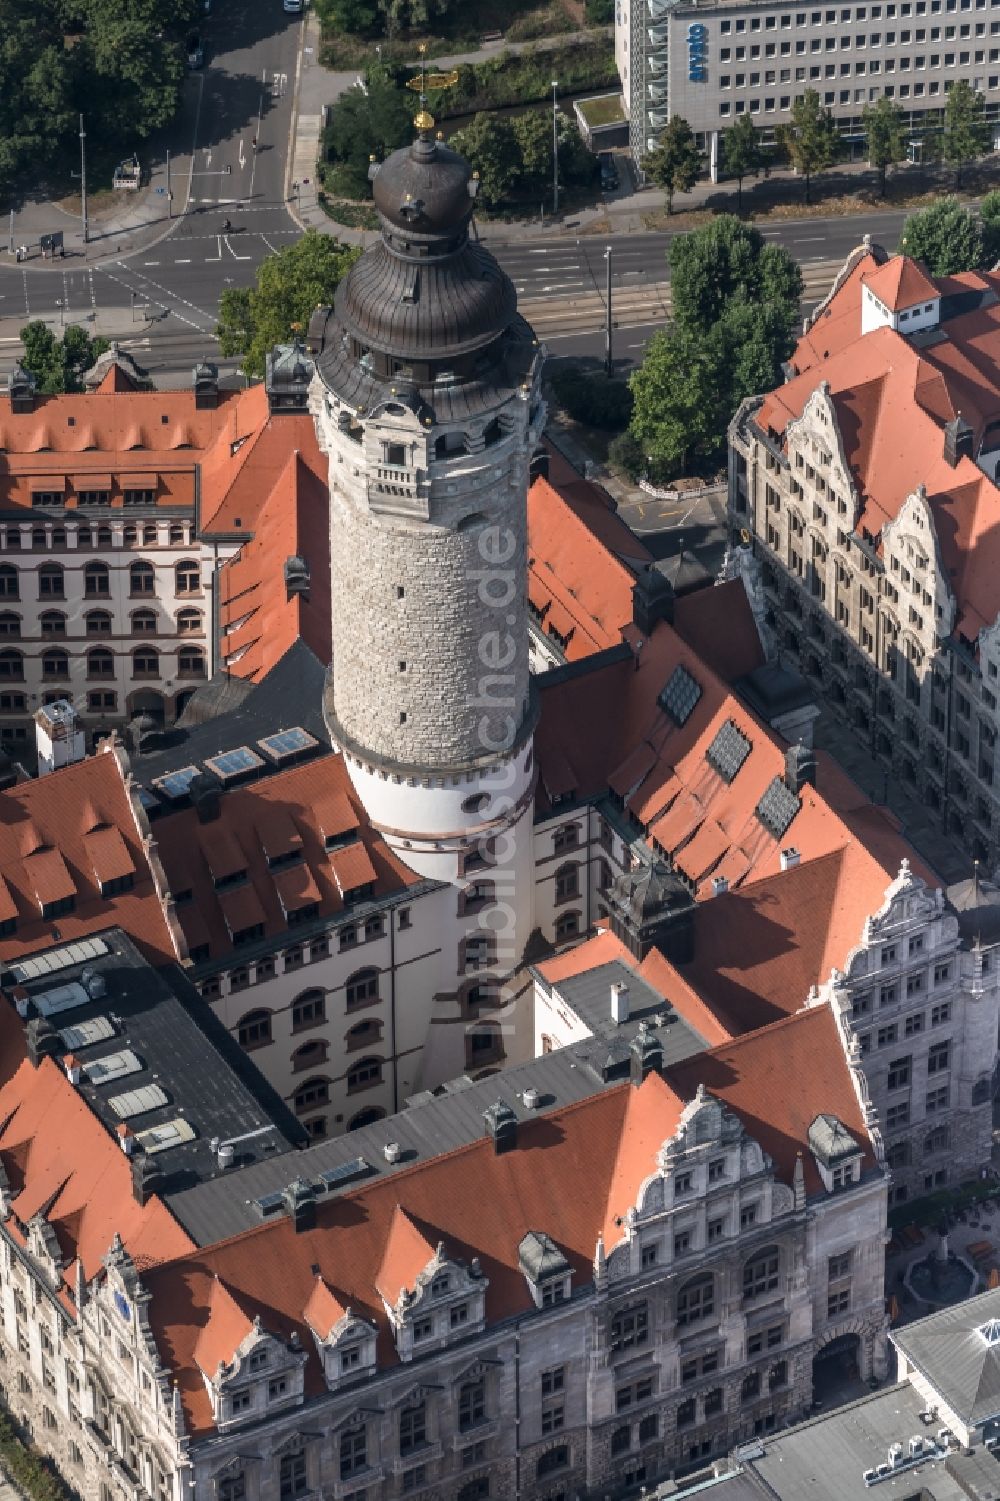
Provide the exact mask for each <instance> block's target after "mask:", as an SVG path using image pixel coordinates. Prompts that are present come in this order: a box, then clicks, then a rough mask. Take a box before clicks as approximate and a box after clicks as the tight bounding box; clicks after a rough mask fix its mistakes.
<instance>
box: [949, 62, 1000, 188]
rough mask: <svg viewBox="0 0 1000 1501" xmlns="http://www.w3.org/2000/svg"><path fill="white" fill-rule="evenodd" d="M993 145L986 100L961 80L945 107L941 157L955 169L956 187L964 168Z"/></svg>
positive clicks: (955, 84) (952, 89)
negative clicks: (987, 117)
mask: <svg viewBox="0 0 1000 1501" xmlns="http://www.w3.org/2000/svg"><path fill="white" fill-rule="evenodd" d="M992 144H993V132H992V129H991V127H990V125H989V122H988V121H987V119H986V100H985V99H984V97H983V95H982V94H978V93H976V91H975V89H973V88H972V86H971V84H969V83H968V82H967V81H966V79H964V78H959V79H958V80H957V81H956V82H955V83H953V84H952V86H951V88H950V89H949V90H948V97H947V99H946V100H945V106H944V134H943V136H942V138H941V155H942V156H943V157H944V159H945V161H946V162H948V163H949V164H950V165H951V166H953V167H954V168H955V186H956V188H960V187H961V186H962V169H963V167H965V166H967V165H968V163H969V162H974V161H975V160H976V158H977V157H980V156H985V155H986V153H987V152H988V151H989V150H990V147H991V146H992Z"/></svg>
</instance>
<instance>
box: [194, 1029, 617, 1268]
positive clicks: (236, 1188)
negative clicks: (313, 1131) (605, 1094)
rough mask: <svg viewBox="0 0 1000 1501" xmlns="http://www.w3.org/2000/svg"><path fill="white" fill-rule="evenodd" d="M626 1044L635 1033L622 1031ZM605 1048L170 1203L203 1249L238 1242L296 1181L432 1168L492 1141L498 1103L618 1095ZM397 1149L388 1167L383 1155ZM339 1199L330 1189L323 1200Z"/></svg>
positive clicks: (584, 1048)
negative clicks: (263, 1207) (488, 1120)
mask: <svg viewBox="0 0 1000 1501" xmlns="http://www.w3.org/2000/svg"><path fill="white" fill-rule="evenodd" d="M622 1030H623V1031H624V1032H625V1033H626V1036H625V1037H624V1038H623V1039H622V1045H623V1047H624V1048H625V1050H626V1052H627V1048H628V1043H629V1042H630V1041H631V1039H632V1038H633V1036H634V1035H635V1032H636V1030H637V1029H636V1027H635V1026H632V1027H629V1028H623V1029H622ZM607 1053H608V1047H607V1044H606V1043H604V1042H602V1041H599V1040H597V1039H593V1040H588V1041H586V1042H580V1043H576V1044H574V1045H573V1046H572V1047H568V1048H562V1049H560V1050H558V1051H557V1052H554V1053H547V1054H544V1055H543V1056H542V1057H540V1058H534V1059H532V1060H531V1061H530V1062H528V1063H524V1064H521V1065H519V1066H517V1067H514V1068H508V1069H504V1071H503V1072H502V1073H500V1074H494V1075H491V1076H490V1077H489V1078H486V1079H481V1080H478V1081H473V1080H472V1079H469V1078H466V1077H463V1078H459V1079H455V1080H452V1081H451V1083H449V1084H447V1085H443V1086H442V1087H441V1088H440V1089H438V1090H437V1091H435V1092H431V1091H429V1090H428V1091H424V1092H423V1093H421V1094H419V1095H415V1096H414V1097H413V1098H412V1099H410V1100H408V1101H407V1105H406V1109H404V1110H402V1111H400V1112H399V1113H398V1114H397V1115H393V1116H389V1117H388V1118H387V1119H385V1120H381V1121H376V1122H375V1123H374V1124H373V1125H371V1126H362V1127H361V1128H360V1129H359V1130H357V1131H350V1132H348V1134H347V1135H346V1136H338V1137H333V1138H331V1139H330V1140H328V1141H320V1142H316V1143H315V1144H314V1145H312V1146H309V1147H307V1148H306V1149H305V1150H304V1151H301V1152H296V1153H295V1155H294V1157H286V1158H285V1159H284V1160H282V1159H280V1158H278V1159H274V1160H271V1161H267V1162H257V1163H255V1164H253V1165H252V1166H250V1167H247V1168H244V1169H243V1170H242V1171H239V1172H231V1173H228V1174H226V1175H224V1176H219V1177H216V1178H214V1179H213V1180H212V1181H211V1182H205V1183H201V1184H199V1185H198V1186H196V1187H192V1188H189V1189H186V1190H184V1191H182V1192H179V1193H175V1194H172V1195H168V1202H169V1204H170V1209H171V1212H172V1213H173V1214H174V1216H175V1217H176V1218H177V1219H178V1220H179V1221H180V1223H181V1224H182V1225H183V1226H184V1228H185V1230H187V1232H188V1234H189V1235H190V1236H191V1237H192V1239H194V1240H195V1241H196V1242H197V1243H198V1244H199V1245H207V1244H209V1243H211V1242H212V1241H215V1240H222V1239H225V1238H226V1237H228V1236H231V1235H237V1234H239V1233H240V1231H242V1230H247V1229H250V1228H251V1227H252V1226H254V1225H259V1224H260V1223H261V1214H260V1211H259V1210H258V1208H257V1206H256V1200H258V1199H260V1198H261V1197H263V1196H266V1195H268V1194H275V1193H278V1194H280V1193H281V1192H282V1191H283V1190H284V1189H285V1188H287V1187H288V1185H289V1183H291V1182H292V1180H293V1179H294V1178H296V1177H302V1178H305V1179H306V1180H307V1181H310V1182H313V1183H316V1182H318V1181H320V1175H321V1174H323V1173H330V1172H335V1171H337V1170H343V1171H344V1172H345V1173H346V1172H349V1171H350V1167H351V1165H352V1164H354V1165H358V1164H359V1162H360V1171H359V1173H358V1175H357V1176H355V1177H345V1178H343V1179H342V1186H343V1187H344V1188H352V1187H356V1185H357V1181H358V1177H365V1178H372V1177H377V1176H383V1175H387V1174H392V1173H395V1172H399V1171H400V1170H401V1169H402V1168H405V1167H409V1166H411V1165H412V1164H413V1163H414V1162H416V1161H418V1160H423V1161H428V1160H429V1159H430V1158H432V1157H438V1156H440V1155H441V1154H442V1153H444V1152H450V1151H453V1150H454V1149H455V1148H456V1147H460V1146H463V1145H465V1144H467V1143H469V1142H472V1141H478V1140H479V1139H480V1138H481V1137H482V1136H484V1135H485V1134H486V1124H485V1121H484V1119H483V1116H484V1112H485V1111H486V1110H487V1109H488V1108H490V1107H492V1106H494V1105H495V1104H496V1103H497V1101H498V1100H501V1101H503V1102H504V1103H505V1104H507V1105H509V1106H510V1108H511V1109H512V1110H513V1112H514V1114H515V1116H516V1117H517V1119H518V1120H519V1121H523V1120H529V1119H533V1118H534V1117H536V1116H538V1115H544V1114H546V1113H547V1112H548V1111H550V1110H556V1109H559V1108H560V1107H562V1106H564V1105H570V1104H573V1103H574V1102H575V1101H577V1100H584V1099H588V1098H589V1097H590V1096H591V1095H594V1094H599V1093H600V1092H601V1091H602V1090H604V1089H608V1088H620V1087H621V1078H620V1077H618V1078H614V1079H610V1080H607V1081H606V1080H605V1078H604V1076H603V1072H602V1070H603V1066H604V1062H605V1059H606V1057H607ZM528 1089H534V1090H535V1091H537V1094H538V1099H537V1103H536V1104H535V1105H534V1106H533V1107H532V1106H529V1105H526V1104H525V1103H524V1094H525V1092H526V1091H527V1090H528ZM390 1143H393V1144H395V1145H396V1146H398V1148H399V1152H398V1156H396V1158H395V1161H393V1162H389V1161H387V1159H386V1156H385V1148H386V1146H387V1145H388V1144H390ZM336 1191H337V1185H336V1184H334V1185H333V1186H332V1187H330V1188H329V1189H328V1188H327V1187H326V1185H325V1184H324V1185H323V1187H322V1192H323V1193H324V1194H326V1193H327V1192H330V1193H333V1192H336Z"/></svg>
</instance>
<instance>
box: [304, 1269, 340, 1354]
mask: <svg viewBox="0 0 1000 1501" xmlns="http://www.w3.org/2000/svg"><path fill="white" fill-rule="evenodd" d="M346 1312H347V1309H346V1308H345V1307H344V1305H343V1303H341V1302H340V1300H339V1299H338V1297H337V1296H336V1294H335V1293H334V1292H333V1290H332V1289H331V1288H330V1287H329V1286H328V1285H327V1284H326V1283H325V1282H324V1281H323V1278H322V1277H321V1276H320V1275H319V1274H318V1273H317V1275H316V1284H315V1286H314V1287H313V1290H312V1292H311V1293H310V1294H309V1301H308V1303H307V1304H306V1306H305V1308H304V1309H303V1310H302V1317H303V1318H304V1319H305V1321H306V1323H307V1324H308V1325H309V1328H310V1329H311V1330H312V1331H313V1333H314V1334H315V1335H316V1336H317V1338H319V1339H328V1338H329V1336H330V1330H331V1329H332V1328H333V1327H334V1325H335V1324H339V1322H340V1320H341V1319H342V1318H343V1317H344V1314H345V1313H346Z"/></svg>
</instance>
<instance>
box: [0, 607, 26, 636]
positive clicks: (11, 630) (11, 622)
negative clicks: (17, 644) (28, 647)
mask: <svg viewBox="0 0 1000 1501" xmlns="http://www.w3.org/2000/svg"><path fill="white" fill-rule="evenodd" d="M20 634H21V617H20V615H19V614H18V613H17V611H16V610H0V636H20Z"/></svg>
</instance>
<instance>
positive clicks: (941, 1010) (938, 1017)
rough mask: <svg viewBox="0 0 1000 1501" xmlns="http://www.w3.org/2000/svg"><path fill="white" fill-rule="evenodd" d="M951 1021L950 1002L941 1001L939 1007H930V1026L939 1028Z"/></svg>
mask: <svg viewBox="0 0 1000 1501" xmlns="http://www.w3.org/2000/svg"><path fill="white" fill-rule="evenodd" d="M950 1021H951V1002H950V1001H943V1002H942V1003H941V1005H940V1006H932V1007H931V1026H932V1027H940V1026H942V1025H943V1024H944V1023H945V1022H950Z"/></svg>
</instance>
